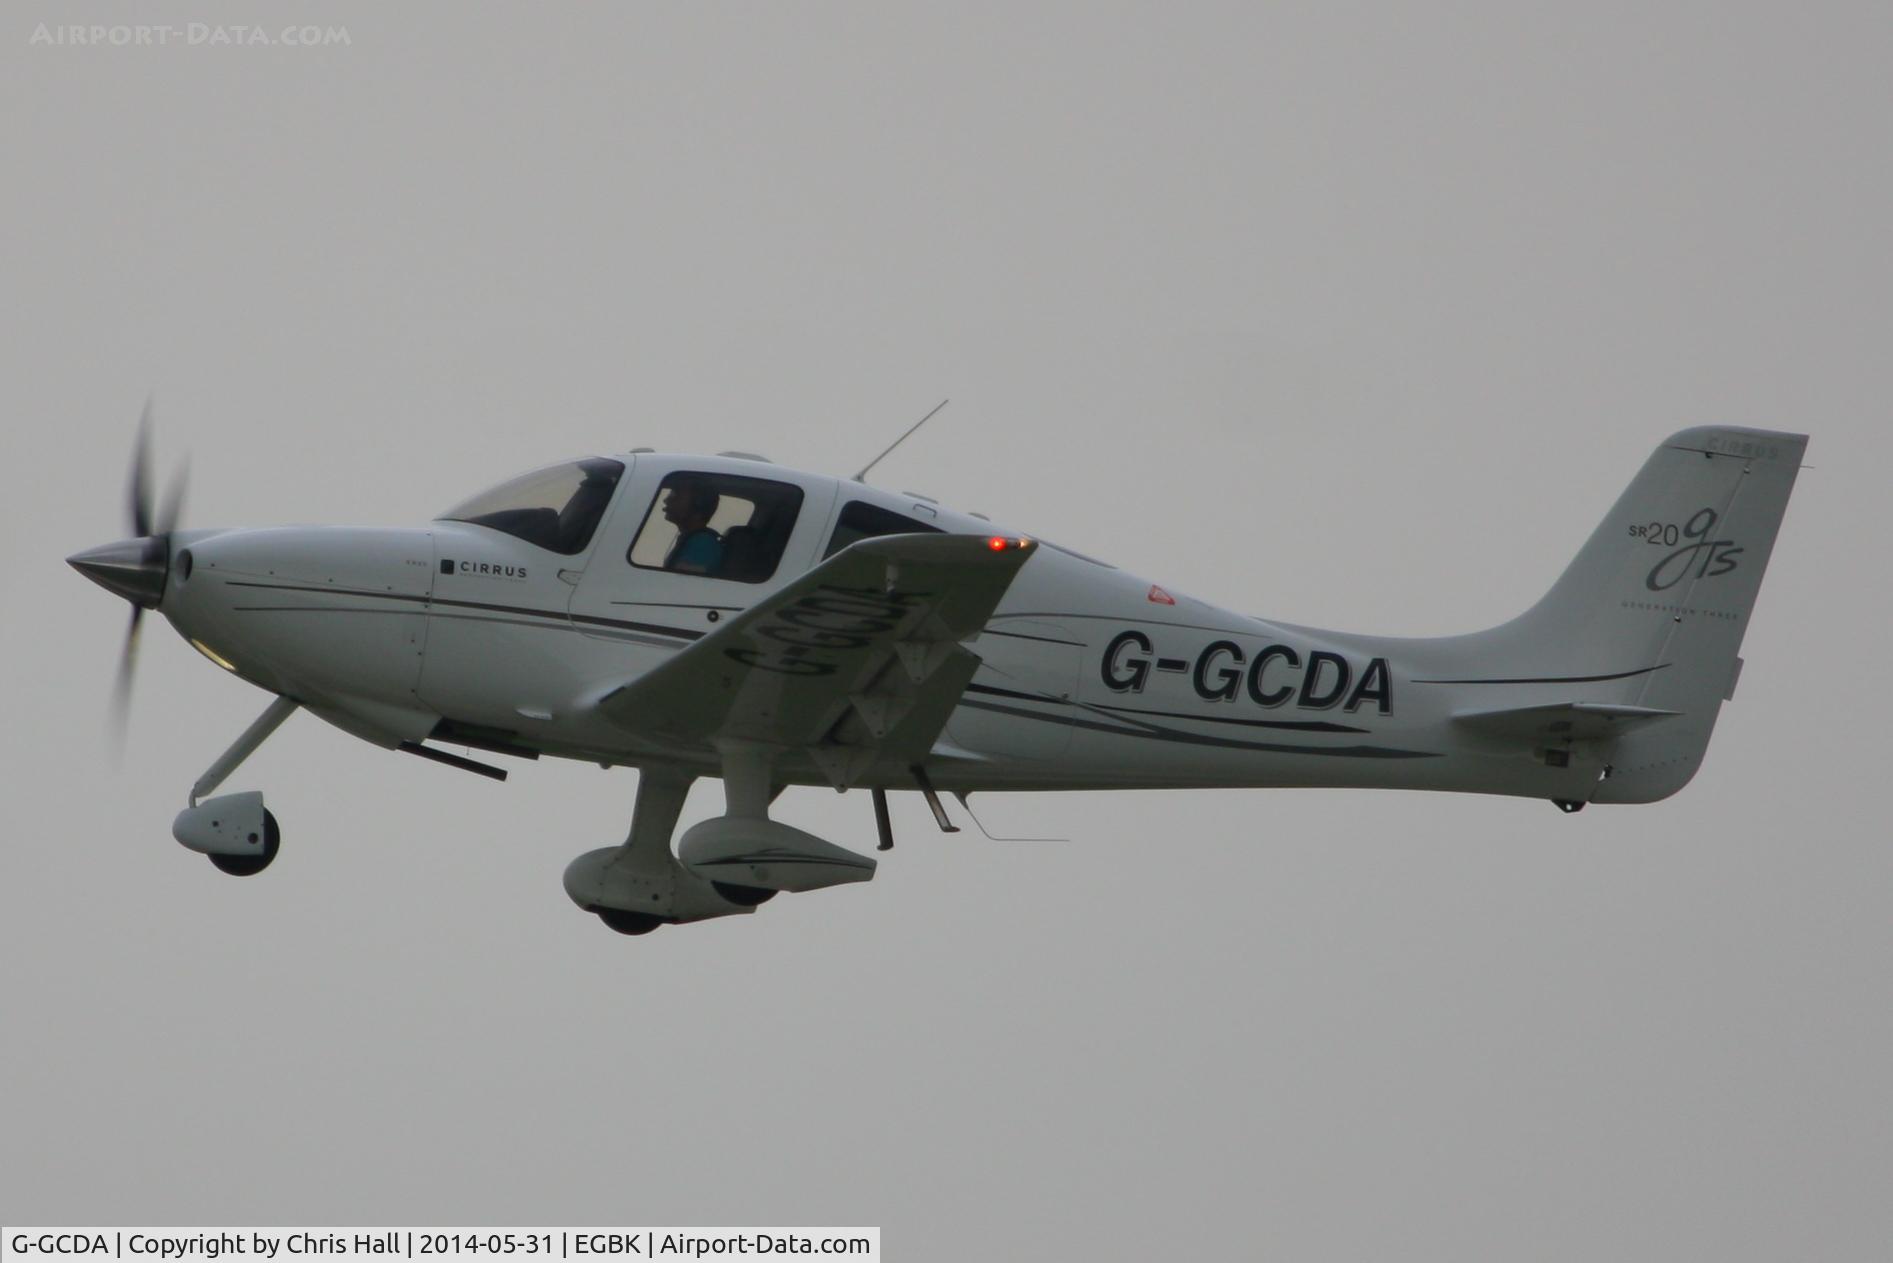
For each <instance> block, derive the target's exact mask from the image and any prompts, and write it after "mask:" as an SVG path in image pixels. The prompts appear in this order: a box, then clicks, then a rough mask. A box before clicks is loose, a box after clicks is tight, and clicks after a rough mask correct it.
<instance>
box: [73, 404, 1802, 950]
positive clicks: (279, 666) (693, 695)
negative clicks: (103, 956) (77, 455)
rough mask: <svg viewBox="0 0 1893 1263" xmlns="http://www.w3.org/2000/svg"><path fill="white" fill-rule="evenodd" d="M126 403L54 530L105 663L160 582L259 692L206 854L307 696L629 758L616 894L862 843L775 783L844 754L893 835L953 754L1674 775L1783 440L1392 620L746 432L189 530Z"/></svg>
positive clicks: (1041, 761)
mask: <svg viewBox="0 0 1893 1263" xmlns="http://www.w3.org/2000/svg"><path fill="white" fill-rule="evenodd" d="M930 415H931V414H930ZM145 428H148V427H145ZM145 428H141V435H140V443H139V447H138V451H137V455H136V457H135V460H134V471H133V479H132V495H131V499H132V533H133V535H134V536H135V538H133V539H129V540H126V541H123V542H121V543H116V544H109V545H106V546H104V547H102V548H95V549H92V550H90V551H88V552H83V553H79V554H77V555H75V556H73V557H71V558H68V560H69V561H70V563H71V564H72V565H73V566H74V567H75V568H76V569H77V570H79V571H80V572H81V573H82V574H84V575H85V576H86V577H87V578H89V579H92V580H94V581H95V582H97V583H99V584H100V585H101V586H103V587H105V588H107V589H109V590H110V591H112V592H114V593H117V594H118V595H120V596H123V597H124V598H126V599H127V600H129V601H130V602H131V603H132V605H133V611H132V635H131V636H130V637H128V639H127V643H126V655H125V663H124V665H125V670H122V671H121V677H120V678H121V687H120V696H121V699H122V697H123V694H124V686H125V681H126V680H127V679H128V675H127V673H126V672H127V671H128V669H129V665H130V662H131V655H132V653H133V649H134V646H135V637H136V632H137V628H138V620H139V618H140V617H141V616H142V614H143V613H144V611H145V610H147V609H156V610H158V611H159V612H160V613H162V614H163V615H164V616H165V617H166V618H167V619H168V620H169V621H170V622H171V624H172V626H174V627H175V628H176V629H177V631H178V634H179V635H181V636H183V637H184V638H185V639H186V640H188V641H189V642H190V643H191V644H192V645H193V646H195V647H196V648H197V650H198V651H199V652H200V653H202V654H203V655H204V657H206V658H208V659H209V660H210V661H212V662H214V663H216V664H217V665H218V666H219V667H222V668H223V669H224V670H226V671H232V672H235V673H236V674H237V675H240V676H242V677H243V678H244V679H245V680H248V681H249V682H250V683H252V684H255V685H256V686H257V687H259V688H261V689H263V690H264V691H266V692H268V693H270V694H272V695H273V696H274V699H275V700H273V701H272V702H271V703H270V705H269V708H268V709H267V710H265V711H264V712H263V714H262V716H261V717H260V718H258V719H257V720H256V722H255V723H253V724H251V725H250V727H249V729H248V730H247V731H245V732H244V733H243V735H242V736H240V737H239V738H238V739H237V740H236V742H235V743H234V744H233V745H232V746H231V747H230V748H229V749H228V750H227V751H225V752H224V754H223V755H222V756H221V757H219V758H218V759H217V760H216V761H215V762H214V763H213V764H212V765H211V766H210V768H209V770H207V771H206V772H205V773H204V775H203V776H202V777H200V778H199V779H198V780H197V783H196V784H195V785H193V786H192V788H191V792H190V805H189V807H188V808H187V809H186V810H185V811H184V812H182V813H181V814H180V815H179V816H178V817H177V820H176V822H175V824H174V825H173V833H174V835H175V836H176V838H177V840H178V841H179V842H181V843H183V844H184V845H185V846H186V847H189V848H191V849H192V850H196V851H200V852H203V853H205V854H207V855H208V856H209V857H210V859H211V862H212V863H214V864H215V865H216V866H217V867H218V868H220V869H222V870H223V871H224V872H226V873H233V874H239V875H247V874H253V873H257V872H260V871H262V870H263V869H264V868H265V867H267V866H268V865H269V863H270V861H271V860H273V859H274V858H275V856H276V853H277V847H278V845H279V840H280V833H279V830H278V828H277V824H276V819H275V817H274V816H273V815H272V814H271V813H270V812H269V811H268V810H267V809H266V808H265V807H264V805H263V796H262V794H260V793H256V792H251V793H239V794H230V795H225V796H222V797H216V798H210V797H207V795H209V794H210V793H211V792H212V791H213V790H215V789H216V788H217V787H218V786H219V785H220V784H222V783H223V781H224V780H225V779H226V778H227V777H228V776H229V775H230V773H231V772H232V771H233V770H235V768H236V767H237V765H238V764H239V763H241V762H242V761H243V760H244V759H245V758H246V757H248V755H249V754H250V753H251V752H252V751H254V750H255V749H256V748H257V746H258V745H260V744H261V743H262V742H263V741H264V739H265V738H267V737H268V736H269V735H270V733H272V732H274V731H275V730H276V728H277V727H278V725H280V724H281V723H282V722H283V721H284V720H285V719H286V718H288V716H289V715H290V713H291V712H293V711H295V710H296V709H297V708H299V707H300V708H304V709H307V710H309V711H311V712H313V713H314V714H316V715H318V716H320V717H321V718H323V719H325V720H327V721H329V722H330V723H332V724H334V725H335V726H336V727H338V728H340V729H342V730H343V731H344V732H347V733H350V734H352V735H354V736H357V737H360V738H362V739H363V740H365V741H370V742H373V743H374V744H376V745H378V746H382V747H385V748H387V749H391V750H403V751H407V752H408V753H411V754H417V755H422V756H425V757H427V758H429V759H433V760H435V761H437V762H439V763H443V764H446V765H448V766H450V767H454V768H459V769H463V770H465V771H468V772H475V773H479V774H481V775H485V776H491V777H495V778H499V779H504V777H505V775H506V774H505V772H504V771H502V770H500V769H499V768H497V767H493V766H491V765H489V764H486V763H481V762H476V761H475V760H473V759H471V758H468V757H465V756H463V755H459V754H454V753H450V752H449V751H446V750H443V749H440V748H439V746H440V745H449V746H458V747H462V748H467V749H471V750H480V751H486V752H492V753H494V754H499V755H510V756H515V757H519V758H527V759H536V758H538V757H539V756H541V755H552V756H557V757H560V758H570V759H582V760H586V761H589V762H595V763H598V764H600V765H602V766H607V767H611V766H626V767H635V768H637V769H639V771H640V773H641V775H640V777H639V782H638V791H637V802H636V807H635V809H634V811H633V813H632V822H631V828H630V834H629V837H628V838H627V839H626V841H625V842H624V844H623V845H621V846H615V847H606V848H603V849H601V850H596V851H591V852H589V853H587V854H585V855H581V856H579V857H578V858H577V859H576V860H574V861H573V862H572V864H571V865H570V866H569V867H568V868H567V869H566V872H565V888H566V891H567V893H568V894H570V896H571V898H572V899H573V901H574V902H576V903H577V904H578V906H579V907H581V908H583V909H585V910H587V911H590V912H594V913H597V914H598V916H599V917H600V919H601V920H603V922H604V923H605V924H606V925H608V926H610V927H611V928H612V929H614V930H617V931H619V932H621V933H625V934H642V933H645V932H647V931H649V930H652V929H654V928H656V927H657V926H659V925H662V924H666V923H680V922H686V921H700V920H705V919H707V918H710V917H719V916H728V915H731V914H734V913H741V912H749V911H752V910H753V909H754V908H755V907H756V906H757V905H759V904H761V903H762V902H763V901H764V900H766V899H769V898H771V897H772V896H774V895H775V894H776V893H778V892H780V891H807V890H815V889H819V888H821V887H824V886H834V885H840V884H842V883H845V882H857V881H866V880H868V879H869V878H871V877H872V876H873V875H874V871H875V864H876V861H875V860H874V858H872V857H871V856H868V855H863V854H859V853H857V852H854V851H850V850H847V849H845V848H843V847H840V846H837V845H835V844H833V843H831V842H828V841H825V840H823V839H821V838H818V837H815V836H814V835H812V834H810V833H806V832H804V831H802V830H800V829H796V828H793V827H792V826H790V825H787V824H784V823H781V822H779V821H776V820H772V819H770V817H769V808H770V805H771V803H772V801H773V800H774V799H775V797H776V795H777V794H778V793H780V792H781V790H782V789H783V787H784V786H785V785H827V786H832V787H834V788H835V789H837V790H848V789H856V788H865V789H867V790H868V791H869V792H870V794H871V796H872V799H873V805H874V809H875V821H876V825H877V829H878V833H879V842H880V849H882V850H886V849H888V848H890V847H891V846H892V845H893V837H892V830H891V827H890V825H889V817H888V810H887V792H888V791H889V790H911V791H916V792H918V793H920V794H922V795H923V796H924V797H925V799H926V802H927V804H928V806H929V807H931V809H932V812H933V815H934V818H935V820H936V822H937V823H938V824H939V827H940V828H941V829H943V830H946V831H948V832H952V831H955V828H956V826H955V825H954V824H953V823H952V821H951V818H950V817H949V815H948V813H947V810H946V808H945V807H944V805H943V804H942V803H941V801H940V797H939V791H942V790H944V791H947V792H949V793H952V794H955V795H957V796H959V799H960V802H961V805H962V807H965V806H966V796H967V795H969V794H972V793H976V792H980V791H985V790H1054V789H1130V788H1138V789H1145V788H1172V789H1183V788H1202V787H1231V786H1238V787H1239V786H1257V787H1263V786H1267V787H1278V786H1299V785H1314V786H1352V787H1361V788H1388V789H1432V790H1456V791H1461V792H1469V793H1483V794H1509V795H1517V796H1522V797H1531V798H1544V799H1549V800H1550V801H1551V802H1553V803H1555V804H1557V805H1558V806H1559V807H1560V808H1561V809H1563V810H1564V811H1567V812H1574V811H1577V810H1579V809H1580V808H1582V807H1583V806H1584V805H1585V804H1587V803H1647V802H1654V801H1655V800H1657V799H1660V798H1664V797H1666V796H1668V795H1670V794H1673V793H1675V792H1676V791H1677V790H1679V789H1681V788H1682V787H1683V786H1684V785H1685V784H1687V783H1688V781H1689V779H1690V777H1692V776H1693V775H1694V774H1695V772H1696V769H1697V767H1698V766H1700V764H1701V762H1702V758H1703V753H1704V751H1705V750H1706V748H1707V746H1708V743H1709V734H1710V730H1711V729H1712V728H1713V727H1714V725H1715V721H1716V714H1717V712H1718V710H1719V709H1720V707H1721V705H1722V703H1723V701H1724V700H1726V699H1728V698H1729V697H1731V696H1733V695H1734V691H1735V684H1736V678H1737V676H1738V675H1739V674H1740V671H1741V666H1742V660H1741V659H1740V658H1739V657H1737V651H1738V650H1739V649H1740V647H1741V643H1742V634H1743V632H1744V630H1745V629H1746V628H1747V626H1748V619H1749V613H1750V611H1751V610H1752V609H1753V608H1754V603H1755V595H1756V592H1757V590H1758V589H1759V588H1760V586H1761V581H1762V572H1763V570H1764V569H1765V568H1766V567H1767V564H1768V557H1769V553H1770V551H1771V549H1772V548H1773V546H1774V542H1775V534H1776V531H1777V529H1778V528H1779V526H1780V524H1781V519H1782V514H1783V512H1784V510H1785V509H1786V506H1787V503H1788V495H1789V492H1790V491H1791V490H1792V489H1793V486H1794V480H1795V475H1796V473H1797V472H1798V470H1799V468H1800V465H1801V457H1802V453H1803V451H1804V449H1805V447H1806V444H1807V438H1806V436H1805V435H1799V434H1783V433H1774V432H1769V431H1761V430H1744V429H1730V428H1724V427H1708V428H1701V429H1691V430H1684V431H1682V432H1681V433H1679V434H1675V435H1673V436H1671V437H1670V438H1668V439H1666V440H1665V441H1664V442H1663V443H1662V444H1661V445H1659V446H1658V447H1657V449H1656V451H1655V453H1654V454H1653V455H1651V456H1650V458H1649V460H1648V461H1647V462H1646V463H1645V464H1644V466H1643V469H1642V471H1641V472H1640V473H1638V474H1637V476H1636V478H1635V479H1634V480H1633V481H1632V482H1631V483H1630V486H1629V489H1628V490H1626V491H1625V492H1624V493H1623V495H1622V497H1621V498H1620V499H1619V500H1618V501H1617V503H1616V505H1615V506H1614V507H1613V508H1612V509H1611V510H1610V512H1609V513H1608V514H1606V515H1605V517H1604V520H1603V522H1602V524H1601V525H1599V526H1598V528H1597V529H1596V531H1595V532H1594V533H1593V534H1592V535H1591V537H1590V540H1589V542H1588V543H1586V544H1585V546H1584V548H1583V549H1582V551H1580V552H1579V553H1578V555H1577V557H1576V559H1575V560H1574V561H1572V563H1571V564H1570V566H1569V567H1568V568H1567V569H1566V570H1565V572H1564V574H1563V576H1562V577H1560V578H1559V579H1558V581H1557V582H1556V583H1555V584H1554V585H1552V588H1551V590H1550V591H1549V592H1548V593H1547V594H1546V595H1545V596H1544V598H1543V599H1542V600H1540V601H1539V602H1538V603H1537V604H1536V605H1534V606H1532V608H1531V609H1529V610H1527V611H1526V612H1525V613H1523V614H1521V615H1519V616H1518V617H1517V618H1515V619H1513V620H1512V621H1511V622H1509V623H1506V624H1504V625H1502V626H1499V627H1495V628H1493V629H1491V630H1489V631H1482V632H1476V633H1473V634H1470V635H1462V636H1446V637H1438V638H1428V639H1387V638H1381V637H1374V636H1362V635H1355V634H1352V633H1346V632H1332V631H1319V630H1316V629H1314V628H1309V627H1298V626H1295V625H1292V624H1288V623H1278V622H1273V621H1269V620H1264V619H1260V618H1252V617H1249V616H1247V615H1243V614H1236V613H1231V612H1230V611H1228V610H1224V609H1221V608H1219V607H1217V606H1214V605H1211V604H1209V603H1207V602H1205V601H1200V600H1196V599H1194V598H1192V597H1188V596H1184V595H1182V594H1172V593H1170V592H1167V591H1165V590H1164V589H1163V588H1162V587H1159V586H1158V585H1156V584H1154V583H1152V582H1151V581H1149V580H1148V579H1142V578H1138V577H1136V576H1134V575H1130V574H1127V573H1125V572H1124V571H1122V570H1119V569H1117V568H1115V567H1113V566H1111V565H1108V564H1106V563H1104V562H1101V561H1095V560H1093V559H1091V558H1089V557H1085V556H1083V555H1081V554H1079V553H1074V552H1070V551H1068V550H1066V549H1063V548H1060V547H1058V546H1056V545H1054V544H1051V543H1048V542H1046V541H1043V540H1037V539H1034V538H1032V537H1030V536H1028V535H1022V534H1020V533H1019V532H1017V531H1014V530H1011V529H1000V528H999V527H996V526H994V525H993V524H992V523H990V522H989V521H987V520H986V519H984V518H982V517H978V516H973V515H968V514H965V513H956V512H954V511H952V510H950V509H947V508H944V507H942V506H940V505H938V504H936V503H934V502H933V501H931V500H929V499H926V498H925V497H922V496H917V495H910V494H895V493H893V492H890V491H883V490H880V489H879V488H876V487H871V486H868V485H866V484H865V483H864V482H863V481H861V477H862V476H861V475H857V476H856V477H855V478H854V479H845V478H835V477H830V476H826V475H822V474H810V473H803V472H800V471H797V470H793V469H785V468H782V467H781V466H778V465H773V464H771V463H769V462H768V461H766V460H764V459H762V458H761V457H757V456H751V455H746V454H743V453H736V452H726V453H724V454H722V455H720V456H715V457H703V456H686V455H664V454H659V453H656V452H653V451H650V450H649V449H644V448H639V449H636V450H634V451H631V452H628V453H624V454H622V455H619V456H615V457H594V458H589V459H583V460H575V461H568V462H565V463H562V464H557V465H549V466H547V467H545V468H543V469H539V470H535V471H533V472H531V473H528V474H526V475H524V476H522V477H519V478H515V479H513V480H512V481H510V482H506V483H503V484H501V485H500V486H497V487H495V488H493V489H492V490H490V491H485V492H482V493H481V494H479V495H476V496H474V497H472V498H471V499H469V500H467V501H466V502H465V503H463V504H460V505H457V506H455V507H454V508H452V509H450V510H448V511H447V512H446V513H444V514H442V515H441V516H440V517H439V518H438V519H436V520H435V521H433V522H432V523H430V524H428V525H426V526H419V527H413V528H408V529H377V528H362V527H277V528H265V529H259V530H180V529H177V526H176V518H177V504H178V502H179V500H180V498H181V485H176V486H175V489H174V491H173V493H172V494H171V495H170V496H169V497H168V498H167V503H166V505H165V506H164V507H163V509H162V510H161V511H160V512H159V513H158V514H157V515H156V518H155V520H154V517H153V514H152V512H151V507H150V501H151V497H150V495H149V492H148V490H147V486H148V476H147V473H146V466H147V464H148V460H147V457H146V450H147V448H146V444H145V440H144V437H143V436H144V433H145ZM910 433H911V431H910ZM903 437H905V436H903ZM885 454H886V453H883V455H885ZM876 459H877V460H878V459H879V458H878V457H877V458H876ZM866 472H867V471H866V470H863V471H862V473H863V474H865V473H866ZM430 743H431V744H430ZM700 776H718V777H721V778H722V780H723V783H724V791H725V795H726V799H727V809H726V812H725V814H723V815H721V816H718V817H715V818H713V819H710V820H706V821H704V822H702V823H700V824H697V825H695V826H693V827H692V828H690V829H687V830H685V831H684V833H683V835H682V837H681V838H680V839H679V840H678V843H677V846H676V848H675V850H674V851H673V849H672V845H671V842H672V838H671V835H672V831H673V829H674V827H675V825H676V822H677V818H678V814H679V811H680V810H681V808H682V807H683V803H684V796H685V793H686V792H687V791H688V789H689V788H690V785H691V783H692V782H693V781H694V780H695V779H696V778H698V777H700ZM969 812H970V808H969ZM975 819H976V818H975Z"/></svg>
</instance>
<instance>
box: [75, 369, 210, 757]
mask: <svg viewBox="0 0 1893 1263" xmlns="http://www.w3.org/2000/svg"><path fill="white" fill-rule="evenodd" d="M186 470H187V466H185V465H179V466H178V470H177V473H175V474H174V475H172V477H171V481H170V483H169V484H168V485H167V486H166V487H165V491H164V500H163V501H162V502H161V503H160V504H159V505H158V507H157V513H156V515H155V516H154V515H153V513H152V501H151V401H150V400H149V399H147V400H146V401H145V409H144V412H143V414H142V415H141V416H140V417H139V418H138V438H137V440H136V441H135V442H134V444H133V446H132V457H131V479H130V482H129V483H128V485H127V487H126V495H127V500H128V503H127V505H126V508H127V510H128V512H129V515H130V519H131V520H130V525H131V533H132V538H130V539H125V540H120V541H119V542H117V543H115V544H105V545H102V546H101V547H98V548H90V549H87V550H86V551H85V552H82V553H74V554H73V555H72V556H70V557H68V558H66V564H68V565H70V566H71V567H72V568H73V569H74V570H77V571H78V572H79V573H80V574H82V575H84V576H85V577H86V578H88V579H90V580H92V582H94V583H96V584H98V585H99V586H100V587H102V588H104V589H106V590H107V591H109V592H115V593H117V594H118V595H119V596H122V597H124V598H125V599H126V600H127V601H130V602H131V625H130V626H129V627H127V628H126V629H125V647H124V649H123V651H122V652H121V653H120V655H119V659H118V681H117V683H116V684H115V685H114V687H113V690H112V715H113V722H114V725H115V726H116V728H117V730H118V732H119V733H120V735H121V736H122V735H123V733H124V730H125V717H126V710H127V707H128V706H129V704H130V702H131V678H132V668H133V665H134V663H135V662H136V661H137V657H138V630H139V625H140V624H141V623H142V622H143V620H144V616H145V611H146V610H148V609H152V608H155V607H156V606H157V604H158V602H159V601H161V600H163V598H164V585H165V581H166V579H167V578H169V576H170V573H171V532H172V531H173V530H174V529H176V527H177V523H178V515H179V513H180V512H181V511H182V509H183V507H184V484H185V480H186V478H185V475H186Z"/></svg>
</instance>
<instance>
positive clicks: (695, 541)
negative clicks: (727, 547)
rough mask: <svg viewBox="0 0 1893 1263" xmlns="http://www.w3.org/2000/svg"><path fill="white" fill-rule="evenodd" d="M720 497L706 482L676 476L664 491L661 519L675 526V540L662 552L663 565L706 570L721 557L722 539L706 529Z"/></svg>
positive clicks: (686, 570)
mask: <svg viewBox="0 0 1893 1263" xmlns="http://www.w3.org/2000/svg"><path fill="white" fill-rule="evenodd" d="M721 502H722V497H721V496H719V495H718V494H717V493H716V492H715V491H714V490H712V489H711V487H710V486H709V484H708V483H706V482H703V481H700V480H698V479H694V478H691V479H681V478H680V479H678V480H676V481H675V482H674V483H672V485H671V488H670V490H669V491H668V492H666V493H665V495H664V520H665V521H666V522H669V523H670V524H671V525H672V526H675V527H676V528H677V542H676V543H674V544H672V545H671V546H670V551H669V552H668V553H666V554H665V555H664V569H666V570H676V571H679V572H681V573H683V574H710V573H712V572H714V571H715V570H716V568H717V566H718V564H719V563H721V562H722V560H723V541H722V539H721V537H719V536H718V535H717V533H716V532H715V531H713V530H711V529H710V519H711V518H713V517H715V516H716V510H717V506H718V505H719V504H720V503H721Z"/></svg>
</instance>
